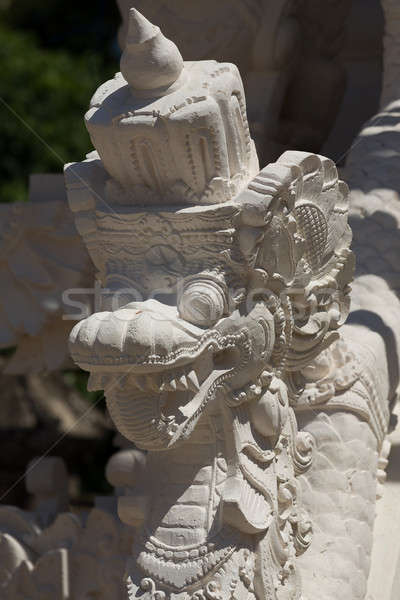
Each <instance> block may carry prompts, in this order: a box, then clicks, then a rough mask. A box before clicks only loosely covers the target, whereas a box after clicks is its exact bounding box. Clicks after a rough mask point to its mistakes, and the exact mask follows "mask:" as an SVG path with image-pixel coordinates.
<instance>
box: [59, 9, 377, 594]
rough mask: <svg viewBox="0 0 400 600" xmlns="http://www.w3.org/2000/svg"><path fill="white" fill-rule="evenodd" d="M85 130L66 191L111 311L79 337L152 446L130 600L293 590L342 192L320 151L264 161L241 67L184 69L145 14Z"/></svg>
mask: <svg viewBox="0 0 400 600" xmlns="http://www.w3.org/2000/svg"><path fill="white" fill-rule="evenodd" d="M86 124H87V127H88V130H89V132H90V135H91V137H92V141H93V143H94V145H95V147H96V150H97V152H94V153H93V154H92V155H91V156H90V157H89V158H88V159H87V160H86V161H84V162H83V163H73V164H70V165H67V167H66V182H67V188H68V196H69V202H70V206H71V208H72V210H73V212H74V213H75V221H76V225H77V229H78V231H79V232H80V233H81V235H82V237H83V239H84V241H85V244H86V246H87V248H88V251H89V254H90V256H91V258H92V260H93V262H94V264H95V266H96V269H97V273H98V277H99V279H100V281H101V283H102V285H103V287H104V290H105V293H104V310H103V311H102V312H98V313H95V314H93V315H92V316H90V317H89V318H88V319H85V320H83V321H81V322H80V323H79V324H78V325H76V326H75V327H74V329H73V331H72V333H71V337H70V347H71V352H72V356H73V358H74V360H75V361H76V363H77V364H78V365H79V366H80V367H82V368H83V369H85V370H87V371H90V373H91V377H90V387H91V389H104V390H105V394H106V397H107V402H108V407H109V411H110V414H111V416H112V418H113V419H114V422H115V424H116V426H117V428H118V429H119V431H121V432H122V433H123V435H124V436H125V437H127V438H128V439H130V440H131V441H132V442H134V443H135V444H136V445H137V446H138V447H139V448H141V449H142V450H145V451H146V452H147V455H146V465H147V467H146V476H145V477H140V478H139V477H138V478H137V480H136V481H135V475H134V472H132V473H131V474H130V478H129V479H130V481H129V485H128V486H127V489H126V493H125V495H123V496H121V497H120V499H119V515H120V517H121V519H122V520H123V521H124V522H126V523H128V524H130V525H134V526H136V527H137V535H136V539H135V544H134V548H133V554H132V556H131V557H130V559H129V562H128V566H127V576H126V580H127V587H128V597H129V598H130V599H133V598H136V597H138V596H141V597H143V598H148V599H151V598H160V599H162V598H167V597H168V598H169V597H176V598H182V599H183V598H189V597H194V598H199V599H203V598H204V599H205V598H207V599H209V600H213V599H214V598H215V599H218V598H221V599H222V598H235V599H237V600H241V599H247V598H260V599H261V598H265V599H268V600H273V599H274V600H278V599H279V600H283V599H289V598H290V599H294V598H297V599H298V598H300V597H301V585H300V582H299V571H298V569H297V559H298V557H299V556H300V555H301V554H302V553H303V552H304V551H305V550H306V549H307V547H308V546H309V544H310V541H311V533H312V524H311V523H310V520H309V517H308V515H307V513H306V511H304V508H303V505H302V501H301V495H300V488H299V484H298V480H297V476H298V475H299V474H301V473H304V472H305V471H307V469H308V468H309V466H310V463H311V460H312V448H313V438H312V436H311V435H310V434H308V433H306V432H300V433H299V432H298V429H297V424H296V418H295V414H294V410H293V406H296V405H297V404H298V403H300V397H302V393H301V392H302V388H301V389H300V388H299V383H298V378H299V377H300V376H301V372H302V370H304V369H307V367H309V366H310V363H311V362H312V361H313V359H314V358H316V357H317V356H319V355H320V353H321V352H322V351H324V350H325V349H326V348H328V347H329V346H330V344H331V343H332V342H333V341H334V340H337V338H338V333H337V332H336V330H337V328H338V327H339V326H340V325H341V324H342V323H343V321H344V319H345V317H346V316H347V313H348V309H349V296H348V294H349V285H348V284H349V282H350V280H351V278H352V274H353V255H352V253H351V251H350V250H349V245H350V241H351V234H350V229H349V227H348V225H347V213H348V198H347V196H348V188H347V186H346V185H345V184H344V183H343V182H341V181H339V179H338V175H337V171H336V168H335V166H334V164H333V163H332V162H331V161H330V160H328V159H325V158H323V157H319V156H316V155H313V154H306V153H296V152H288V153H285V154H284V155H283V156H281V158H280V159H279V160H278V161H277V163H274V164H271V165H268V166H267V167H265V168H264V169H262V170H261V171H259V168H258V161H257V157H256V154H255V150H254V145H253V142H252V140H251V138H250V135H249V130H248V124H247V119H246V110H245V100H244V93H243V87H242V82H241V79H240V76H239V73H238V70H237V68H236V67H235V66H234V65H232V64H229V63H222V64H219V63H217V62H215V61H200V62H186V63H185V62H183V60H182V58H181V55H180V53H179V51H178V49H177V47H176V46H175V45H174V44H173V43H172V42H171V41H169V40H167V39H166V38H165V37H164V36H163V35H162V33H161V32H160V30H159V28H158V27H155V26H154V25H152V24H151V23H150V22H149V21H147V20H146V19H145V18H144V17H143V16H142V15H141V14H140V13H139V12H138V11H136V10H135V9H132V10H131V12H130V27H129V32H128V40H127V45H126V48H125V51H124V53H123V55H122V59H121V73H119V74H117V75H116V76H115V78H114V79H113V80H111V81H109V82H107V83H105V84H104V85H103V86H101V87H100V88H99V90H98V91H97V92H96V93H95V95H94V97H93V99H92V102H91V106H90V109H89V111H88V113H87V114H86ZM379 416H380V415H379ZM374 425H375V422H374ZM379 425H380V423H379V424H378V425H377V427H378V429H379Z"/></svg>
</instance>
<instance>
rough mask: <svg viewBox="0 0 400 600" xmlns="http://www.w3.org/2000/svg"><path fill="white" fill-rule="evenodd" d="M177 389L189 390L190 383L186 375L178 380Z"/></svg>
mask: <svg viewBox="0 0 400 600" xmlns="http://www.w3.org/2000/svg"><path fill="white" fill-rule="evenodd" d="M176 387H177V389H178V390H185V391H186V390H187V389H188V382H187V379H186V376H185V374H184V373H183V374H182V375H181V376H180V377H179V379H177V382H176Z"/></svg>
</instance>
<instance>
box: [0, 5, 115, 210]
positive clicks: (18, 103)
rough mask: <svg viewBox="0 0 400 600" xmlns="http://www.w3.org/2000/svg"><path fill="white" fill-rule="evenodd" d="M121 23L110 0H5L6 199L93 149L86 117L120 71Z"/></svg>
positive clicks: (0, 100) (19, 196)
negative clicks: (100, 87)
mask: <svg viewBox="0 0 400 600" xmlns="http://www.w3.org/2000/svg"><path fill="white" fill-rule="evenodd" d="M118 25H119V14H118V11H117V8H116V3H115V2H114V1H113V0H97V1H91V2H78V1H77V0H69V1H68V2H66V1H65V0H40V1H39V2H38V1H37V0H0V201H1V202H13V201H16V200H25V199H26V198H27V191H28V178H29V174H30V173H43V172H55V173H57V172H61V171H62V167H63V164H64V163H65V162H69V161H72V160H80V159H82V158H83V157H84V155H85V154H86V153H87V152H88V151H90V149H91V144H90V140H89V136H88V135H87V132H86V129H85V126H84V124H83V114H84V113H85V111H86V109H87V107H88V104H89V101H90V98H91V96H92V94H93V93H94V91H95V90H96V88H97V87H98V85H99V84H100V83H102V82H103V81H104V80H106V79H108V78H110V77H111V76H112V75H113V73H114V72H115V71H116V70H117V69H118V56H119V49H118V46H117V40H116V34H117V29H118Z"/></svg>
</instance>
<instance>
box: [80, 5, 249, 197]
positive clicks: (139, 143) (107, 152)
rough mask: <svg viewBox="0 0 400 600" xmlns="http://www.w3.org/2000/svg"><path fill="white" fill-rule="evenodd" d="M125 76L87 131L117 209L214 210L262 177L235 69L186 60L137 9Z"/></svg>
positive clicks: (93, 110) (99, 101)
mask: <svg viewBox="0 0 400 600" xmlns="http://www.w3.org/2000/svg"><path fill="white" fill-rule="evenodd" d="M121 71H122V73H117V74H116V76H115V78H114V79H113V80H110V81H108V82H106V83H105V84H103V85H102V86H101V87H100V88H99V89H98V90H97V92H96V93H95V95H94V96H93V98H92V101H91V105H90V109H89V111H88V112H87V114H86V117H85V120H86V126H87V128H88V131H89V133H90V136H91V139H92V141H93V144H94V146H95V148H96V149H97V151H98V153H99V155H100V157H101V159H102V162H103V164H104V167H105V169H106V170H107V171H108V173H109V174H110V175H111V176H112V178H113V179H114V180H115V181H114V182H113V185H112V186H109V188H108V196H109V197H108V199H109V200H110V201H112V200H114V201H115V200H117V202H118V203H119V204H129V205H131V204H141V205H152V204H156V205H159V204H164V203H167V204H171V202H173V203H174V204H215V203H220V202H226V201H227V200H229V199H231V198H233V197H234V196H236V195H237V193H238V192H239V191H240V190H241V189H242V188H243V187H244V186H245V184H246V183H247V182H248V181H249V180H250V179H251V178H252V177H253V176H254V175H255V174H256V173H257V172H258V160H257V156H256V153H255V149H254V144H253V142H252V140H251V138H250V134H249V128H248V123H247V117H246V107H245V98H244V92H243V84H242V81H241V78H240V75H239V72H238V70H237V68H236V67H235V66H234V65H232V64H228V63H217V62H216V61H200V62H185V63H184V62H183V60H182V57H181V55H180V53H179V50H178V49H177V47H176V46H175V44H173V43H172V42H171V41H170V40H167V39H166V38H165V37H164V36H163V34H162V33H161V32H160V30H159V28H158V27H155V26H154V25H152V24H151V23H149V21H147V19H145V17H143V16H142V15H141V14H140V13H139V12H137V11H136V10H135V9H131V11H130V26H129V34H128V40H127V45H126V48H125V50H124V53H123V55H122V58H121Z"/></svg>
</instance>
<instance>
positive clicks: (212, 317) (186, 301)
mask: <svg viewBox="0 0 400 600" xmlns="http://www.w3.org/2000/svg"><path fill="white" fill-rule="evenodd" d="M225 309H226V294H225V292H224V290H223V288H222V287H221V285H220V284H219V283H217V282H215V281H213V280H200V281H191V282H189V283H188V284H187V285H186V286H185V288H184V290H183V293H182V296H181V297H180V299H179V302H178V310H179V315H180V316H181V318H182V319H185V321H188V322H189V323H193V325H200V326H201V327H208V326H210V325H214V324H215V323H216V322H217V321H219V319H221V317H222V316H223V315H224V313H225Z"/></svg>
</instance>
